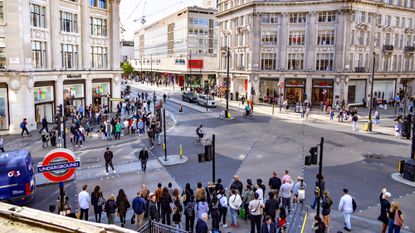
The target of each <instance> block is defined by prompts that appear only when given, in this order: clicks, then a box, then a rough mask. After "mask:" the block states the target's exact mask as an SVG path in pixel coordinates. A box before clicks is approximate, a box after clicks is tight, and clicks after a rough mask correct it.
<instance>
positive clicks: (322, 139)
mask: <svg viewBox="0 0 415 233" xmlns="http://www.w3.org/2000/svg"><path fill="white" fill-rule="evenodd" d="M323 145H324V138H323V137H321V142H320V161H319V163H318V166H319V167H318V196H317V214H316V215H317V216H320V199H321V178H322V177H323Z"/></svg>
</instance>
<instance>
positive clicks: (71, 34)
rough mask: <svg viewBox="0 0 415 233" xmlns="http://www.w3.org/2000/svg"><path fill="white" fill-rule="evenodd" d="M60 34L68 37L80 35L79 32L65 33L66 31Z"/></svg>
mask: <svg viewBox="0 0 415 233" xmlns="http://www.w3.org/2000/svg"><path fill="white" fill-rule="evenodd" d="M60 33H61V34H62V35H68V36H79V35H80V33H79V32H65V31H60Z"/></svg>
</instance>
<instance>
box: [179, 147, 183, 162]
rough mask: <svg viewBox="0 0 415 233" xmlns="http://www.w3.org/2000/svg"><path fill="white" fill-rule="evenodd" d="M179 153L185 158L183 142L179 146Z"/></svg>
mask: <svg viewBox="0 0 415 233" xmlns="http://www.w3.org/2000/svg"><path fill="white" fill-rule="evenodd" d="M179 155H180V159H182V158H183V147H182V144H180V146H179Z"/></svg>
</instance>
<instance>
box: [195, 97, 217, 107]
mask: <svg viewBox="0 0 415 233" xmlns="http://www.w3.org/2000/svg"><path fill="white" fill-rule="evenodd" d="M197 103H198V104H199V105H202V106H206V107H212V108H215V107H216V104H215V99H214V98H213V96H210V95H199V96H198V97H197Z"/></svg>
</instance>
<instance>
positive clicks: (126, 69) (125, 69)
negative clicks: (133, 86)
mask: <svg viewBox="0 0 415 233" xmlns="http://www.w3.org/2000/svg"><path fill="white" fill-rule="evenodd" d="M121 69H122V74H123V76H124V77H130V76H131V74H132V73H133V72H134V68H133V66H132V65H131V64H130V63H129V62H124V63H122V64H121Z"/></svg>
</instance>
